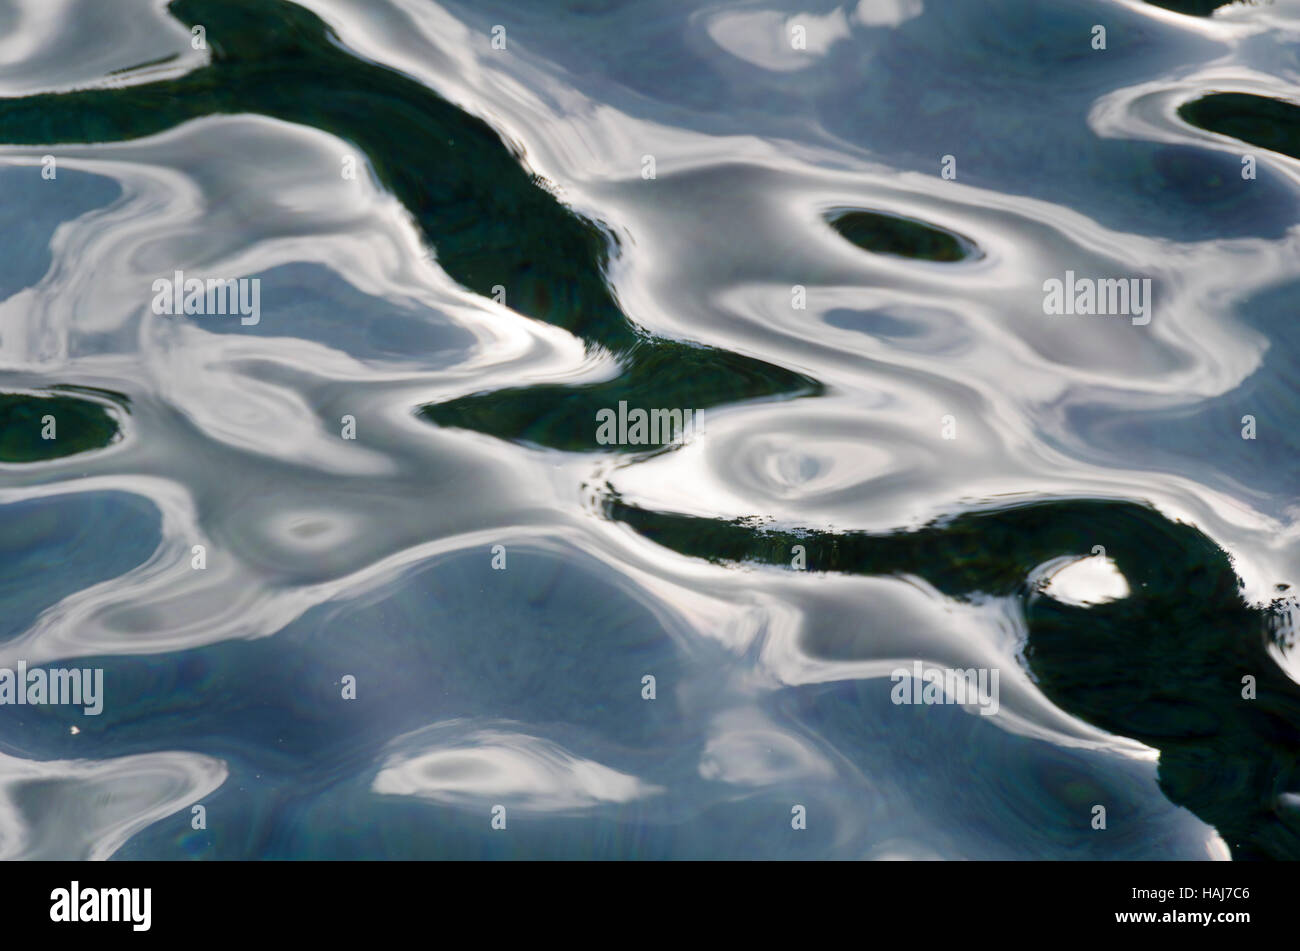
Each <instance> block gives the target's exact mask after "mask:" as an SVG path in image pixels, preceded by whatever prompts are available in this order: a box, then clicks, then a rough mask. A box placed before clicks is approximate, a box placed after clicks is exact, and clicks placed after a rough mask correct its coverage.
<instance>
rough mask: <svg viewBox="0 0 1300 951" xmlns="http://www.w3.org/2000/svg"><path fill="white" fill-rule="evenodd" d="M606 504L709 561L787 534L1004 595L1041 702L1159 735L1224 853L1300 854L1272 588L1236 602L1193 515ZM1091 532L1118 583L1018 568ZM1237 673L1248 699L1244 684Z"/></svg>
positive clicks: (1299, 743) (1086, 549)
mask: <svg viewBox="0 0 1300 951" xmlns="http://www.w3.org/2000/svg"><path fill="white" fill-rule="evenodd" d="M605 513H606V515H608V516H609V517H610V518H612V519H615V520H617V521H620V522H623V523H625V524H627V525H629V526H631V527H632V528H633V529H635V530H636V531H637V532H639V533H640V534H642V535H644V536H645V537H647V538H649V539H651V540H653V541H655V542H656V543H658V544H660V545H663V546H664V547H666V548H670V549H672V550H674V551H677V552H679V553H681V554H684V555H688V556H692V557H697V558H704V559H707V560H709V561H712V562H715V563H720V564H743V563H751V564H766V565H776V566H783V567H786V568H790V566H791V563H792V558H793V552H792V548H793V546H795V545H802V546H804V548H805V550H806V558H807V568H808V570H811V571H825V572H842V573H846V574H859V575H916V576H919V577H922V578H925V579H926V580H927V581H929V582H930V583H931V584H933V585H934V586H935V587H936V588H937V589H938V590H940V591H942V592H944V593H945V594H947V595H949V596H951V597H954V598H959V599H970V598H973V597H975V596H977V595H981V594H983V595H995V596H1003V597H1015V598H1016V599H1017V600H1018V601H1019V603H1020V605H1021V608H1022V610H1023V612H1024V615H1025V619H1026V624H1027V628H1028V639H1027V642H1026V646H1025V649H1024V657H1025V660H1026V662H1027V664H1028V666H1029V668H1030V671H1031V672H1032V673H1033V675H1034V677H1035V678H1036V680H1037V682H1038V685H1039V687H1040V688H1041V689H1042V690H1043V692H1044V693H1045V694H1046V695H1047V697H1048V698H1049V699H1051V700H1052V702H1053V703H1055V704H1056V705H1057V706H1059V707H1060V708H1061V709H1063V710H1066V711H1068V712H1069V713H1071V714H1073V715H1075V716H1078V717H1080V718H1082V719H1084V720H1086V721H1088V722H1090V723H1093V724H1095V725H1096V726H1098V727H1101V728H1102V729H1104V730H1107V731H1109V732H1111V733H1114V734H1117V735H1120V736H1127V737H1132V738H1134V739H1137V740H1139V741H1141V742H1142V743H1145V744H1146V745H1148V746H1150V747H1153V748H1155V749H1158V750H1159V751H1160V768H1159V781H1160V786H1161V789H1162V790H1163V791H1164V793H1165V795H1166V796H1167V797H1168V798H1169V799H1170V801H1172V802H1173V803H1175V804H1176V805H1179V806H1183V807H1185V808H1187V809H1189V810H1191V811H1192V812H1194V813H1195V814H1196V815H1198V816H1199V817H1200V818H1201V819H1202V820H1204V821H1205V822H1207V823H1209V824H1211V825H1213V826H1214V827H1215V828H1216V829H1217V830H1218V831H1219V833H1220V835H1222V836H1223V838H1224V841H1225V842H1226V843H1227V844H1228V846H1229V847H1230V848H1231V849H1232V852H1233V854H1234V856H1235V857H1237V858H1277V859H1297V858H1300V810H1295V809H1287V808H1286V807H1284V806H1281V805H1279V802H1278V794H1279V793H1281V792H1285V791H1291V792H1296V791H1300V765H1298V758H1300V686H1297V685H1296V684H1295V683H1294V682H1293V681H1292V680H1291V679H1290V678H1288V677H1287V676H1286V675H1285V674H1284V673H1283V672H1282V671H1281V670H1280V669H1279V668H1278V666H1277V665H1276V664H1275V663H1274V661H1273V659H1272V657H1271V656H1270V654H1269V649H1270V647H1274V648H1276V649H1283V650H1286V649H1290V648H1291V647H1292V646H1293V645H1290V644H1288V643H1287V642H1286V640H1285V638H1283V637H1282V636H1281V634H1282V632H1284V630H1285V628H1284V626H1283V625H1282V624H1281V618H1282V617H1283V614H1282V612H1281V608H1282V605H1281V604H1280V603H1278V604H1274V605H1271V606H1268V607H1255V606H1251V605H1249V604H1247V603H1246V602H1245V600H1244V599H1243V597H1242V592H1241V587H1242V586H1241V581H1240V579H1239V578H1238V577H1237V575H1236V573H1235V571H1234V570H1233V567H1232V564H1231V561H1230V560H1229V558H1228V556H1227V554H1226V553H1225V552H1224V551H1222V550H1221V549H1220V548H1219V547H1218V546H1217V545H1215V544H1214V542H1213V541H1211V540H1210V539H1209V538H1208V537H1206V536H1205V535H1204V534H1203V533H1202V532H1200V531H1199V530H1198V529H1196V528H1194V527H1192V526H1190V525H1185V524H1182V523H1179V522H1171V521H1169V520H1168V519H1166V518H1165V517H1164V516H1162V515H1161V514H1160V513H1159V512H1156V511H1155V510H1153V509H1151V508H1148V507H1146V506H1143V505H1139V504H1136V503H1130V502H1114V501H1100V500H1070V501H1052V502H1043V503H1037V504H1032V505H1022V506H1017V507H1012V508H1004V509H998V510H993V511H985V512H975V513H970V514H965V515H961V516H959V517H956V518H954V519H951V520H948V521H944V522H936V523H933V524H930V525H927V526H924V527H923V528H920V529H918V530H917V531H913V532H900V533H893V534H871V533H867V532H843V533H835V532H825V531H803V530H796V529H777V528H771V527H765V526H763V525H762V524H761V523H759V522H758V521H757V520H753V519H740V520H734V521H721V520H716V519H708V518H700V517H694V516H686V515H675V514H666V513H661V512H653V511H648V510H645V509H641V508H637V507H635V506H632V505H628V504H626V503H625V502H623V501H622V500H620V499H619V498H618V497H617V496H611V497H610V498H609V499H608V500H607V501H606V504H605ZM1094 545H1101V546H1103V547H1104V548H1105V551H1106V554H1107V556H1108V557H1109V558H1110V559H1111V560H1112V561H1113V562H1114V564H1115V566H1116V568H1117V569H1118V570H1119V572H1120V573H1121V574H1122V575H1123V576H1124V578H1125V579H1126V581H1127V583H1128V587H1129V589H1130V593H1129V595H1128V596H1127V597H1124V598H1119V599H1117V600H1114V601H1110V602H1107V603H1105V604H1097V605H1091V606H1087V607H1082V606H1073V605H1069V604H1066V603H1063V602H1060V601H1057V600H1054V599H1052V598H1050V597H1047V596H1044V595H1042V594H1040V593H1039V592H1038V591H1037V590H1035V589H1034V587H1033V586H1032V585H1031V584H1030V583H1029V582H1028V578H1029V575H1030V573H1031V571H1033V569H1034V568H1035V567H1037V566H1040V565H1042V564H1043V563H1045V562H1047V561H1049V560H1051V559H1054V558H1058V557H1061V556H1065V555H1079V556H1081V557H1082V556H1087V555H1089V554H1091V552H1092V547H1093V546H1094ZM805 646H807V645H805ZM1245 677H1252V678H1254V683H1255V689H1256V696H1255V698H1254V699H1246V698H1244V697H1243V678H1245ZM1083 821H1086V820H1083ZM1114 821H1115V817H1112V824H1113V822H1114Z"/></svg>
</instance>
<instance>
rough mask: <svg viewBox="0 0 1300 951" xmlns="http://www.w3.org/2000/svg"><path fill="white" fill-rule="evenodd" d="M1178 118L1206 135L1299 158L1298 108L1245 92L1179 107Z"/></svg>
mask: <svg viewBox="0 0 1300 951" xmlns="http://www.w3.org/2000/svg"><path fill="white" fill-rule="evenodd" d="M1178 115H1179V117H1180V118H1181V119H1182V120H1183V121H1184V122H1189V123H1191V124H1192V125H1194V126H1196V127H1197V128H1199V129H1204V130H1205V131H1207V132H1217V133H1218V134H1220V135H1230V136H1232V137H1233V138H1234V139H1240V140H1241V141H1243V142H1248V143H1250V144H1251V145H1257V146H1259V147H1260V148H1263V149H1268V150H1270V151H1272V152H1280V153H1281V154H1283V155H1289V156H1291V157H1292V158H1300V106H1297V105H1294V104H1292V103H1289V102H1284V101H1283V100H1281V99H1269V98H1268V97H1266V96H1254V95H1251V94H1249V93H1244V92H1216V93H1211V94H1210V95H1208V96H1204V97H1202V98H1200V99H1195V100H1193V101H1191V102H1185V103H1183V104H1182V105H1181V106H1179V107H1178Z"/></svg>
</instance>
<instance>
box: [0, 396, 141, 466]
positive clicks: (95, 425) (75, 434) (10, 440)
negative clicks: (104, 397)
mask: <svg viewBox="0 0 1300 951" xmlns="http://www.w3.org/2000/svg"><path fill="white" fill-rule="evenodd" d="M113 396H115V397H116V398H117V399H118V400H119V401H120V402H121V403H122V404H123V405H125V402H126V399H125V397H122V396H120V395H118V394H113ZM47 437H52V438H47ZM117 437H118V425H117V421H116V420H114V419H113V416H112V414H111V413H109V411H108V410H107V409H106V408H105V407H104V406H103V405H102V404H101V403H96V402H93V401H91V400H85V399H79V398H77V397H73V396H63V395H54V396H35V395H32V394H28V393H0V462H42V461H44V460H46V459H60V458H62V457H64V456H71V455H75V454H77V453H79V452H88V451H90V450H91V449H102V448H103V447H105V446H107V445H108V444H109V443H111V442H113V441H114V440H115V439H117Z"/></svg>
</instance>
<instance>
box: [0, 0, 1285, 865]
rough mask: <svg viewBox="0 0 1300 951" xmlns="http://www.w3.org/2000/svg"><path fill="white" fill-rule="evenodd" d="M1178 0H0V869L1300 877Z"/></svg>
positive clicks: (1242, 336)
mask: <svg viewBox="0 0 1300 951" xmlns="http://www.w3.org/2000/svg"><path fill="white" fill-rule="evenodd" d="M1214 6H1215V4H1213V3H1197V2H1191V0H1189V2H1180V0H1168V2H1165V3H1162V4H1161V5H1160V6H1156V5H1152V4H1147V3H1142V2H1138V0H1050V2H1049V0H987V2H974V0H861V2H857V3H854V2H848V3H845V2H829V0H805V2H800V3H795V2H793V0H790V2H786V0H755V2H749V0H717V2H706V0H655V2H653V3H647V2H633V0H545V2H543V0H530V2H527V3H524V2H519V0H511V2H504V0H503V2H497V0H474V2H467V3H460V2H443V3H441V4H438V3H434V2H431V0H302V2H301V3H300V4H290V3H286V2H280V0H177V2H175V3H173V4H171V5H170V6H169V5H167V4H166V3H163V2H160V0H0V97H3V98H0V143H4V144H3V145H0V227H2V228H3V235H4V238H3V240H4V248H5V251H6V253H5V254H4V255H3V257H0V668H7V669H11V670H14V671H18V670H19V669H20V668H19V665H20V664H22V665H25V666H26V667H29V668H38V667H39V668H42V669H48V668H76V669H81V668H87V669H99V670H102V677H103V681H102V683H103V688H102V695H101V697H100V699H101V700H102V711H101V712H100V713H98V714H97V715H88V714H86V713H85V712H84V708H83V707H84V705H83V706H75V705H71V704H61V705H59V704H45V705H33V704H20V703H17V702H15V701H14V700H12V699H9V700H7V701H6V700H5V696H6V695H5V693H4V690H5V682H4V679H3V672H2V671H0V857H5V858H109V857H114V858H191V857H192V858H205V859H207V858H220V859H232V858H383V857H388V858H438V857H443V858H482V857H498V858H504V857H512V858H514V857H524V858H536V857H554V858H584V857H599V858H704V857H719V858H1047V859H1068V858H1199V859H1211V858H1215V859H1218V858H1229V857H1235V858H1300V764H1298V763H1297V757H1298V756H1300V685H1297V678H1298V677H1300V661H1298V660H1297V657H1296V653H1295V650H1294V645H1293V639H1294V631H1295V620H1296V617H1297V613H1298V611H1297V607H1296V601H1295V599H1294V597H1293V591H1294V588H1293V587H1292V586H1294V585H1297V584H1300V504H1298V499H1297V490H1300V463H1298V462H1297V459H1298V458H1300V456H1298V453H1300V383H1298V382H1297V381H1298V380H1300V375H1298V374H1297V361H1298V359H1300V323H1297V313H1298V306H1300V118H1298V117H1297V116H1298V115H1300V109H1297V107H1296V105H1294V104H1295V103H1300V0H1277V2H1276V3H1271V4H1257V5H1249V6H1246V5H1238V6H1233V7H1229V8H1225V9H1221V10H1219V11H1218V12H1217V13H1215V14H1214V15H1213V16H1208V15H1206V14H1209V12H1210V10H1211V9H1212V8H1213V7H1214ZM1164 7H1172V8H1174V9H1164ZM1198 14H1199V15H1198ZM199 27H201V29H198V28H199ZM1097 27H1104V37H1102V36H1101V35H1100V34H1098V32H1097V30H1096V28H1097ZM1103 41H1104V42H1103ZM177 272H181V273H180V275H179V283H180V285H181V287H180V288H175V287H174V286H173V284H175V283H177V278H178V275H177ZM187 279H198V280H204V281H206V280H219V279H232V280H240V279H247V280H252V279H256V281H257V284H256V285H253V284H251V283H245V284H244V285H243V288H242V289H243V291H244V294H245V296H244V297H242V298H239V297H236V298H231V303H232V307H233V306H235V303H236V302H237V303H240V304H243V305H245V309H244V310H243V311H241V312H240V314H238V315H229V314H228V315H225V316H221V315H205V314H199V313H183V311H185V302H184V295H182V294H181V293H180V292H181V290H182V289H183V288H184V282H185V280H187ZM1101 279H1118V280H1122V281H1124V285H1123V287H1124V290H1125V292H1126V296H1129V297H1130V299H1129V300H1128V301H1127V303H1126V305H1125V306H1124V308H1122V312H1121V313H1118V314H1113V315H1111V316H1104V317H1103V316H1086V315H1083V314H1080V313H1077V312H1075V313H1069V312H1067V313H1064V314H1062V315H1059V316H1057V315H1052V314H1050V313H1049V312H1048V311H1049V310H1050V309H1051V308H1050V307H1049V305H1048V304H1047V300H1046V299H1047V297H1048V296H1049V294H1048V288H1049V287H1050V285H1049V284H1048V283H1047V282H1050V281H1053V280H1057V281H1059V282H1061V287H1062V288H1066V287H1070V288H1073V287H1074V286H1077V285H1076V284H1075V283H1073V282H1078V281H1083V282H1085V283H1087V282H1094V281H1099V280H1101ZM160 281H161V282H163V283H162V284H159V283H156V282H160ZM167 282H173V283H172V284H168V283H167ZM1098 286H1100V285H1098ZM1115 287H1116V286H1115V285H1111V292H1112V293H1113V294H1118V291H1116V290H1115ZM160 288H161V289H160ZM254 289H255V290H256V295H257V296H256V297H253V296H252V294H253V291H254ZM1128 292H1131V295H1130V294H1128ZM1063 294H1064V295H1065V296H1068V297H1070V298H1071V304H1072V305H1074V304H1075V302H1076V301H1075V298H1074V295H1073V292H1072V290H1063ZM1097 300H1098V301H1100V300H1101V294H1100V292H1099V295H1098V297H1097ZM1118 300H1119V298H1118V297H1114V296H1113V297H1112V298H1111V303H1112V304H1115V305H1116V306H1118V304H1117V303H1116V302H1117V301H1118ZM178 302H179V303H180V304H181V306H180V308H179V309H180V310H181V311H182V313H178V314H177V313H167V312H166V311H170V310H176V309H177V308H176V307H175V306H174V305H175V304H176V303H178ZM1097 306H1098V308H1100V306H1101V305H1100V304H1099V303H1098V305H1097ZM1079 309H1081V307H1075V306H1071V307H1070V310H1074V311H1077V310H1079ZM159 311H164V312H162V313H160V312H159ZM652 409H660V410H683V411H685V410H689V411H691V413H692V414H694V425H693V427H692V428H691V430H690V432H689V434H688V436H687V438H685V439H684V440H681V441H677V442H668V443H667V444H661V443H664V442H665V440H663V439H655V438H653V437H652V438H649V439H646V438H639V436H638V431H637V428H636V425H635V423H636V419H635V417H632V416H630V415H629V411H637V410H647V411H648V410H652ZM620 417H621V421H622V426H619V425H617V423H618V421H619V419H620ZM611 418H612V419H614V420H615V423H611V424H609V426H608V428H606V429H603V430H602V428H601V421H602V420H609V419H611ZM50 426H53V429H52V430H50V431H47V430H48V427H50ZM49 436H53V438H48V437H49ZM918 664H919V665H921V667H920V668H917V667H916V666H915V665H918ZM900 669H902V670H904V671H908V672H913V671H917V670H920V669H925V670H934V669H937V670H944V669H958V670H971V671H978V672H981V675H989V676H992V675H993V674H994V673H995V674H996V675H997V679H996V681H994V683H995V684H996V688H997V689H996V691H995V696H994V697H992V698H986V699H990V700H991V701H992V702H991V703H984V702H980V701H978V699H974V700H973V699H972V698H971V697H967V702H966V703H964V704H962V703H954V702H917V703H900V702H897V701H898V700H899V699H900V697H902V698H904V699H906V698H907V697H909V696H911V690H912V686H913V684H914V681H913V675H912V674H911V673H909V674H908V676H906V677H904V676H902V675H901V674H899V675H895V671H898V670H900ZM650 678H652V679H650ZM915 685H916V693H917V697H918V698H920V699H922V701H923V700H924V697H923V694H922V690H921V685H922V682H921V681H916V682H915ZM83 699H85V698H83ZM937 699H938V700H940V701H942V700H945V699H946V700H949V701H951V700H953V699H955V698H954V697H953V695H952V694H951V692H945V691H943V690H941V691H939V696H938V697H937ZM198 806H201V807H202V808H201V809H196V808H195V807H198ZM498 807H500V808H498ZM1099 808H1100V809H1102V810H1104V812H1102V813H1099V811H1098V810H1099ZM1102 820H1104V827H1101V822H1102ZM502 823H504V825H505V828H504V829H500V828H494V825H501V824H502ZM800 826H802V827H800Z"/></svg>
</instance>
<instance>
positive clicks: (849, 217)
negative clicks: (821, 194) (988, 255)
mask: <svg viewBox="0 0 1300 951" xmlns="http://www.w3.org/2000/svg"><path fill="white" fill-rule="evenodd" d="M827 220H828V221H829V222H830V225H831V227H832V228H834V229H835V230H836V231H838V232H839V233H840V234H841V235H843V236H844V237H845V238H846V239H847V240H849V241H850V242H852V243H853V244H855V245H857V246H858V247H859V248H862V250H864V251H871V252H873V253H875V254H892V255H894V256H895V257H900V258H919V259H920V260H922V261H963V260H965V259H966V258H970V257H977V256H978V254H979V252H978V249H977V248H976V247H975V243H974V242H973V241H970V240H969V239H967V238H963V237H961V236H960V235H957V234H954V233H953V232H951V231H945V230H943V229H942V228H936V227H935V226H933V225H927V224H923V223H922V222H919V221H915V220H913V219H911V218H901V217H899V216H897V215H885V214H880V213H879V212H875V211H843V212H837V213H835V214H833V215H831V216H830V217H829V218H828V219H827Z"/></svg>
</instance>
